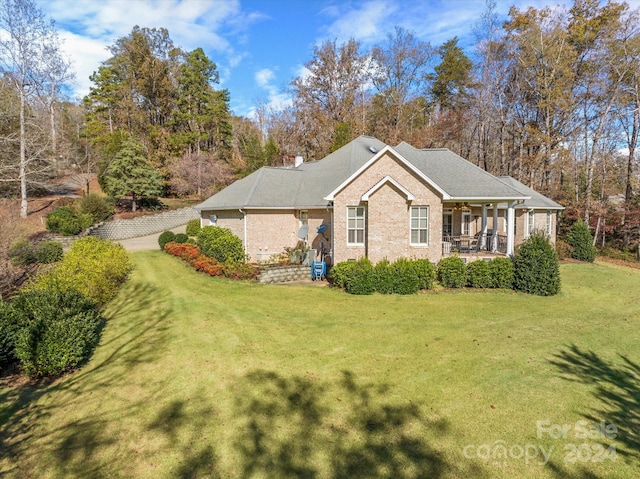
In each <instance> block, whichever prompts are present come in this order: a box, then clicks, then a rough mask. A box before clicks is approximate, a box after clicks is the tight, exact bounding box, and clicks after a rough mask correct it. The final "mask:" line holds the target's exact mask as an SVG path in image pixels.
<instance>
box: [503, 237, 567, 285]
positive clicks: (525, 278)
mask: <svg viewBox="0 0 640 479" xmlns="http://www.w3.org/2000/svg"><path fill="white" fill-rule="evenodd" d="M513 288H514V289H516V290H518V291H523V292H525V293H529V294H536V295H538V296H552V295H554V294H558V292H559V291H560V267H559V264H558V256H557V254H556V251H555V249H554V248H553V246H552V245H551V243H550V242H549V239H548V238H547V237H546V235H545V234H544V233H541V232H537V231H536V232H533V233H532V234H531V236H529V238H528V239H527V240H526V241H525V242H524V243H522V244H521V245H520V246H519V247H518V250H517V251H516V255H515V259H514V264H513Z"/></svg>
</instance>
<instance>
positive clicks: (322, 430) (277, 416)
mask: <svg viewBox="0 0 640 479" xmlns="http://www.w3.org/2000/svg"><path fill="white" fill-rule="evenodd" d="M388 389H389V388H388V386H386V385H378V384H363V383H361V382H359V381H357V380H356V378H355V376H354V375H353V374H352V373H351V372H347V371H345V372H343V374H342V378H341V379H340V380H339V381H337V382H335V383H327V382H325V383H323V382H320V381H318V380H317V379H314V378H307V377H298V376H294V377H283V376H281V375H279V374H278V373H276V372H272V371H254V372H251V373H249V374H248V375H246V376H245V377H244V378H243V379H242V380H241V381H240V382H239V384H238V385H237V390H236V391H235V393H234V397H235V399H236V404H235V414H236V416H237V419H238V420H239V421H240V423H241V424H242V427H240V428H239V429H238V433H237V434H236V435H235V439H234V448H235V450H236V451H237V452H238V453H239V458H240V461H241V465H240V468H239V474H238V477H241V478H253V477H267V478H288V477H296V478H316V477H330V478H334V479H346V478H349V479H360V478H362V479H364V478H394V479H414V478H415V479H417V478H438V477H442V476H443V475H445V474H447V475H451V474H453V475H454V476H460V477H462V476H465V477H479V476H481V475H482V474H481V471H480V470H479V469H478V466H477V465H476V464H473V465H471V466H470V467H471V469H467V470H464V471H463V470H460V465H453V464H450V463H447V461H446V460H445V459H444V457H443V456H442V454H441V453H440V452H439V451H438V450H437V448H435V447H434V446H433V445H432V444H430V443H429V442H428V440H427V439H426V437H425V432H428V433H430V434H435V435H436V436H443V435H446V434H449V433H450V431H449V427H448V424H447V422H446V421H443V420H433V419H428V418H427V417H426V415H425V413H424V409H425V408H424V406H422V405H418V404H414V403H410V402H409V403H406V404H399V403H397V402H392V401H390V400H388V399H387V393H388V392H389V391H388Z"/></svg>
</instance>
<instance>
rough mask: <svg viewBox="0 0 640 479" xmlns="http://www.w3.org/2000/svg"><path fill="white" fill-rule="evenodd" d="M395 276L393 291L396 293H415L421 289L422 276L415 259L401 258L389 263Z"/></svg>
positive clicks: (393, 276)
mask: <svg viewBox="0 0 640 479" xmlns="http://www.w3.org/2000/svg"><path fill="white" fill-rule="evenodd" d="M389 270H390V272H391V276H392V278H393V292H394V293H396V294H414V293H417V292H418V290H419V289H420V278H419V277H418V272H417V270H416V267H415V264H414V263H413V261H411V260H408V259H406V258H399V259H397V260H396V261H394V262H393V263H391V264H390V265H389Z"/></svg>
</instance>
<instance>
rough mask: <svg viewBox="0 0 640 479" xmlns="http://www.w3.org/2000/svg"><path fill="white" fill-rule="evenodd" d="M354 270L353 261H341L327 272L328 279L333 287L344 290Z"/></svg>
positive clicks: (354, 263) (354, 264)
mask: <svg viewBox="0 0 640 479" xmlns="http://www.w3.org/2000/svg"><path fill="white" fill-rule="evenodd" d="M355 268H356V262H355V261H342V262H340V263H338V264H334V265H333V266H332V267H331V269H330V270H329V279H330V280H331V282H332V283H333V285H334V286H336V287H338V288H342V289H345V288H346V287H347V283H348V282H349V281H350V280H351V277H352V276H353V271H354V270H355Z"/></svg>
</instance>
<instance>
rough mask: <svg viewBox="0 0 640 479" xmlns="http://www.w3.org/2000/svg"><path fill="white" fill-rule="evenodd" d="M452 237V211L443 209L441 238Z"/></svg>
mask: <svg viewBox="0 0 640 479" xmlns="http://www.w3.org/2000/svg"><path fill="white" fill-rule="evenodd" d="M452 235H453V209H452V208H445V209H443V210H442V236H444V237H447V236H452Z"/></svg>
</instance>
